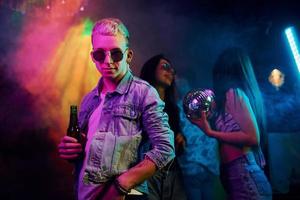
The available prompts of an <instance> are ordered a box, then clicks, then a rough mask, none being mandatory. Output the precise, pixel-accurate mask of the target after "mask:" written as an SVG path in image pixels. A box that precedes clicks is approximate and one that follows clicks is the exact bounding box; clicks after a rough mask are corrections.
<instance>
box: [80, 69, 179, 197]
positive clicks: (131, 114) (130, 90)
mask: <svg viewBox="0 0 300 200" xmlns="http://www.w3.org/2000/svg"><path fill="white" fill-rule="evenodd" d="M102 84H103V82H102V79H100V81H99V83H98V85H97V87H96V88H94V89H93V90H92V91H91V92H90V93H88V94H87V95H86V96H85V97H84V99H83V101H82V103H81V106H80V112H79V124H80V128H81V129H82V132H84V133H87V130H88V121H89V118H90V116H91V114H92V113H93V111H94V110H95V109H96V108H97V107H98V105H99V104H100V100H99V88H101V87H102ZM163 109H164V102H163V101H162V100H161V99H160V98H159V96H158V93H157V91H156V90H155V89H154V88H153V87H152V86H150V84H148V83H147V82H145V81H143V80H141V79H139V78H137V77H134V76H133V75H132V74H131V72H130V71H128V72H127V73H126V74H125V76H124V77H123V79H122V80H121V82H120V83H119V85H118V86H117V88H116V90H115V91H114V92H111V93H107V94H106V97H105V99H104V102H103V108H102V112H101V116H100V119H101V120H100V123H99V126H98V129H99V130H98V132H97V133H96V134H95V135H94V137H93V141H92V143H91V144H90V151H89V152H88V155H85V156H87V158H86V159H88V160H87V166H86V169H85V177H84V179H87V181H90V182H93V183H96V184H101V183H105V182H106V181H108V180H109V179H111V178H113V177H115V176H118V175H120V174H121V173H123V172H125V171H126V170H128V169H129V168H131V167H133V166H134V165H136V164H137V163H138V162H140V161H141V160H142V159H143V157H144V156H145V155H146V156H147V157H148V158H149V159H151V160H152V161H153V162H154V163H155V164H156V166H157V168H158V169H161V168H163V167H164V166H165V165H166V164H167V163H168V162H169V161H170V160H172V159H173V158H174V157H175V153H174V136H173V135H174V134H173V132H172V130H171V129H170V127H169V124H168V116H167V114H166V113H165V112H163ZM147 141H150V143H151V145H152V148H151V149H149V148H145V145H147V144H148V142H147ZM144 144H145V145H144ZM145 149H146V150H145ZM138 188H139V189H138ZM136 189H137V190H139V191H141V192H147V189H146V188H145V185H143V184H142V185H141V187H137V188H136Z"/></svg>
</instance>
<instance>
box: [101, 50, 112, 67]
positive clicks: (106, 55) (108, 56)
mask: <svg viewBox="0 0 300 200" xmlns="http://www.w3.org/2000/svg"><path fill="white" fill-rule="evenodd" d="M103 63H107V64H110V63H112V59H111V56H110V52H109V51H108V52H105V57H104V61H103Z"/></svg>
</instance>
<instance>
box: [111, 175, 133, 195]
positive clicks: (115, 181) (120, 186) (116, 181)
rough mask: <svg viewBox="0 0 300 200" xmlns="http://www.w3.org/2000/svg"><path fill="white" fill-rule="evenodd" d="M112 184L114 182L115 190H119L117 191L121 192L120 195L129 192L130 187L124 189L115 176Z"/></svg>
mask: <svg viewBox="0 0 300 200" xmlns="http://www.w3.org/2000/svg"><path fill="white" fill-rule="evenodd" d="M114 184H115V186H116V188H117V190H118V191H119V193H120V194H122V195H127V194H128V193H130V191H131V190H130V189H126V188H125V187H123V186H122V185H121V184H120V182H119V180H118V178H116V179H115V180H114Z"/></svg>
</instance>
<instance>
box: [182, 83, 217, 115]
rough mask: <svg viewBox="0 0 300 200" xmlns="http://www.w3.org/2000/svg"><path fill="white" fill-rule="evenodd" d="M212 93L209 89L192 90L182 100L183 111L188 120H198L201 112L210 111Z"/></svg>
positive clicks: (212, 98) (212, 99)
mask: <svg viewBox="0 0 300 200" xmlns="http://www.w3.org/2000/svg"><path fill="white" fill-rule="evenodd" d="M213 101H214V93H213V91H212V90H210V89H194V90H191V91H189V92H188V93H187V94H186V95H185V96H184V99H183V110H184V113H185V114H186V116H187V117H188V118H190V119H199V118H200V117H201V112H202V111H206V112H208V111H210V110H211V104H212V102H213Z"/></svg>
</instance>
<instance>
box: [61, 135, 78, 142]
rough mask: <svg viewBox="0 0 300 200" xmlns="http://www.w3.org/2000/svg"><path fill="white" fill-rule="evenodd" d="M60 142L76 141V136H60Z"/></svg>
mask: <svg viewBox="0 0 300 200" xmlns="http://www.w3.org/2000/svg"><path fill="white" fill-rule="evenodd" d="M61 142H64V143H72V142H74V143H77V142H78V141H77V139H76V138H73V137H70V136H67V135H65V136H64V137H63V138H62V141H61Z"/></svg>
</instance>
